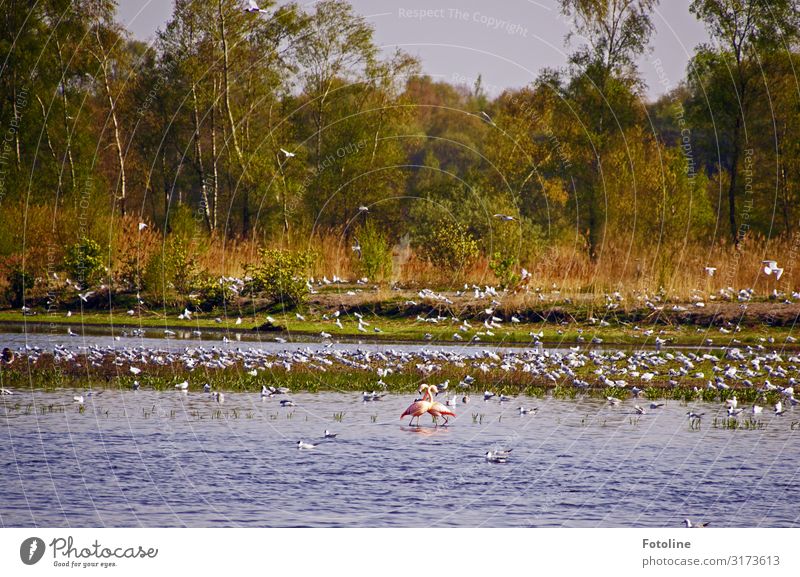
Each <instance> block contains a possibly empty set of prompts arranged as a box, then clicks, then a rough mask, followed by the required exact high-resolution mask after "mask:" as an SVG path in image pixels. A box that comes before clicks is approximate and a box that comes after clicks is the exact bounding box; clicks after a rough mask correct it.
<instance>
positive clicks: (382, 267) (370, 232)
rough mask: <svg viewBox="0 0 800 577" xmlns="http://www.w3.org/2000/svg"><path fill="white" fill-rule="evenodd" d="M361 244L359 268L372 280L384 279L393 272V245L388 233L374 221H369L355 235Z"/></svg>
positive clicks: (361, 272) (359, 270) (362, 273)
mask: <svg viewBox="0 0 800 577" xmlns="http://www.w3.org/2000/svg"><path fill="white" fill-rule="evenodd" d="M355 237H356V238H357V239H358V243H359V244H360V245H361V256H360V258H359V259H358V261H357V269H358V272H359V274H360V275H361V276H365V277H367V278H369V279H370V280H375V281H378V280H382V279H384V278H386V277H388V276H391V274H392V247H391V245H390V244H389V240H388V239H387V238H386V235H385V234H383V232H382V231H381V230H380V229H379V228H378V226H377V225H376V224H374V222H373V221H368V222H367V223H366V224H365V225H363V226H362V227H361V228H360V229H359V231H358V233H357V234H356V235H355Z"/></svg>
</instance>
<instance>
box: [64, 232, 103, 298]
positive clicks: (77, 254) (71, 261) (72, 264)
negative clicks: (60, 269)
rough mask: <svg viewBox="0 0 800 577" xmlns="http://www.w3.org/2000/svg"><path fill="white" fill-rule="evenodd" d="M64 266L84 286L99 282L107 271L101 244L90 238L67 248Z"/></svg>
mask: <svg viewBox="0 0 800 577" xmlns="http://www.w3.org/2000/svg"><path fill="white" fill-rule="evenodd" d="M64 266H65V268H66V269H67V272H68V273H69V274H70V276H71V277H72V278H73V279H74V280H75V281H77V282H78V283H79V284H81V285H82V286H83V287H88V286H93V285H95V284H97V283H98V282H99V281H100V279H101V278H102V277H103V272H104V271H105V266H104V265H103V257H102V251H101V249H100V245H99V244H97V243H96V242H95V241H93V240H92V239H90V238H84V239H83V240H81V241H79V242H76V243H75V244H73V245H72V246H71V247H69V248H68V249H67V255H66V257H65V258H64Z"/></svg>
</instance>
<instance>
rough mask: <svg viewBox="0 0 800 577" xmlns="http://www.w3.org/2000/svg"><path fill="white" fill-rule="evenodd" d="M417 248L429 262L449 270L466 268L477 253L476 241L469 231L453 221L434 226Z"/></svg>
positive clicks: (454, 270)
mask: <svg viewBox="0 0 800 577" xmlns="http://www.w3.org/2000/svg"><path fill="white" fill-rule="evenodd" d="M419 249H420V251H421V252H422V254H423V256H424V257H425V258H426V259H427V260H428V261H429V262H430V263H431V264H433V265H434V266H436V267H439V268H444V269H447V270H449V271H451V272H456V271H459V270H464V269H466V268H467V267H468V266H469V265H471V264H472V263H473V262H474V261H475V259H476V258H478V254H479V251H478V243H477V241H476V240H475V239H474V238H473V237H472V235H471V234H470V233H469V231H468V230H467V229H466V228H465V227H463V226H461V225H459V224H457V223H453V222H448V223H446V224H439V225H437V226H435V227H434V228H433V230H432V231H430V232H429V233H428V234H426V235H425V237H424V239H423V243H422V245H421V246H419Z"/></svg>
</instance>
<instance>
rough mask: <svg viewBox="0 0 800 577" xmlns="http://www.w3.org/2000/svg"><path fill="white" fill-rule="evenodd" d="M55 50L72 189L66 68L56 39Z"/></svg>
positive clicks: (73, 178) (66, 154) (72, 170)
mask: <svg viewBox="0 0 800 577" xmlns="http://www.w3.org/2000/svg"><path fill="white" fill-rule="evenodd" d="M56 51H57V52H58V65H59V66H60V68H61V106H62V108H63V110H62V112H63V121H64V147H65V156H66V157H67V163H68V164H69V177H70V185H71V187H72V190H75V163H74V162H73V161H72V132H71V131H70V129H69V118H68V114H67V85H66V83H65V82H64V79H65V78H66V76H67V69H66V67H65V66H64V57H63V55H62V52H61V43H60V42H59V41H58V40H56Z"/></svg>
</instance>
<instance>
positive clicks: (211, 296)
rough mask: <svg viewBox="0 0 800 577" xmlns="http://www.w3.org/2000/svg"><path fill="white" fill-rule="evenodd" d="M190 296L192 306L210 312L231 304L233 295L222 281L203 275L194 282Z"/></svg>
mask: <svg viewBox="0 0 800 577" xmlns="http://www.w3.org/2000/svg"><path fill="white" fill-rule="evenodd" d="M192 296H193V299H192V305H194V306H195V307H197V308H199V309H200V310H204V311H210V310H211V309H213V308H215V307H221V306H223V305H227V304H230V303H231V302H233V299H234V296H235V293H234V292H233V291H232V290H231V289H230V286H229V285H228V284H225V283H224V282H223V281H222V279H219V278H214V277H211V276H208V275H205V276H202V277H199V278H198V279H197V280H196V281H195V283H194V287H193V290H192Z"/></svg>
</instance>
